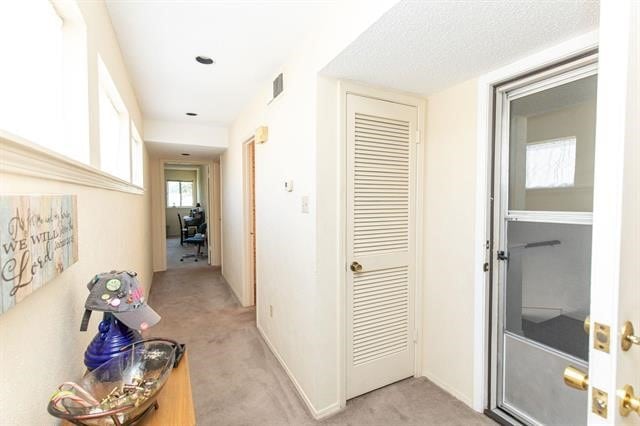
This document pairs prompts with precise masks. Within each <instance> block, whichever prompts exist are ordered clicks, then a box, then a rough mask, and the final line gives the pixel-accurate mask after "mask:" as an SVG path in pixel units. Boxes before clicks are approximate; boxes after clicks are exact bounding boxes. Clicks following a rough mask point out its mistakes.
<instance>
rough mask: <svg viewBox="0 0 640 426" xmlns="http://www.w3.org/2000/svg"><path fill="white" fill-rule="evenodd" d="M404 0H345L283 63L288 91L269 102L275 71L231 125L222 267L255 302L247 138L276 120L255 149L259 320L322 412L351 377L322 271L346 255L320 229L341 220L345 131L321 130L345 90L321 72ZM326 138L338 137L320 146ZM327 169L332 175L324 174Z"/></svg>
mask: <svg viewBox="0 0 640 426" xmlns="http://www.w3.org/2000/svg"><path fill="white" fill-rule="evenodd" d="M395 3H396V0H385V1H379V2H366V1H363V0H350V1H344V2H337V3H336V4H335V9H334V10H332V13H331V14H330V16H331V19H330V20H326V21H324V26H323V27H322V28H320V29H318V30H317V31H316V32H314V33H313V34H311V35H310V37H309V38H308V39H307V40H305V41H304V42H303V43H302V47H301V48H300V49H298V50H297V51H296V52H295V54H294V55H292V57H291V58H290V60H288V61H287V62H286V63H285V64H282V66H281V68H280V69H279V71H281V72H283V73H284V87H285V88H284V91H283V93H282V94H281V95H280V96H279V97H278V98H277V99H275V100H274V101H273V102H271V103H268V102H269V100H270V99H271V97H270V96H269V94H270V92H271V81H267V82H264V85H263V86H262V88H261V89H260V90H259V91H257V92H256V95H255V97H254V99H253V100H252V102H251V103H250V104H249V105H247V107H246V108H245V109H244V110H243V111H242V113H241V114H240V115H239V116H238V117H237V118H236V119H235V121H234V122H233V124H232V126H231V128H230V130H229V148H228V149H227V151H226V152H225V153H224V154H223V155H222V156H221V160H220V163H221V176H222V177H221V182H222V187H221V198H222V216H221V218H222V236H223V241H222V248H223V256H222V262H223V265H222V271H223V274H224V277H225V278H226V280H227V281H228V282H229V284H230V286H231V288H232V289H233V291H234V292H235V293H236V295H237V296H238V298H239V299H240V301H241V302H242V303H243V304H247V303H249V300H251V297H250V294H248V291H246V290H247V289H248V288H249V287H248V285H247V282H248V274H247V273H246V270H245V262H246V253H247V251H246V250H247V247H246V244H245V235H246V232H247V229H246V225H245V221H244V203H245V200H244V197H243V192H244V190H243V184H244V181H243V143H244V142H245V141H246V140H247V139H248V138H250V137H251V136H252V135H253V133H254V131H255V129H256V128H257V127H258V126H261V125H267V126H268V127H269V140H268V141H267V143H265V144H263V145H258V146H256V154H255V155H256V257H257V289H258V290H257V293H258V295H257V300H258V305H257V323H258V327H259V328H260V329H261V330H262V332H263V333H264V335H265V337H266V339H267V340H268V342H269V343H270V345H271V346H272V348H273V349H274V352H275V353H276V355H277V356H278V357H279V358H280V360H281V362H282V364H283V366H284V367H285V369H287V371H288V373H289V374H290V376H291V377H292V379H293V381H294V384H295V386H296V387H297V388H298V390H299V391H300V393H301V395H302V398H303V400H304V401H305V403H306V404H307V406H308V407H309V408H310V410H311V412H312V413H313V414H314V415H315V416H324V415H327V414H330V413H332V412H334V411H337V410H338V409H339V408H340V385H341V381H342V376H341V372H340V370H339V359H340V357H341V356H342V353H341V352H340V350H341V342H340V341H339V338H340V337H342V336H341V335H340V334H339V333H338V330H339V327H340V325H339V316H338V314H339V310H338V309H337V305H336V303H337V300H338V294H339V293H338V292H339V291H342V289H340V288H339V286H338V285H337V281H336V280H335V276H334V274H332V273H331V272H328V273H325V272H324V271H323V272H320V271H319V266H320V262H319V260H318V259H320V258H321V256H322V258H323V259H324V257H323V256H325V255H326V254H327V253H328V256H330V257H331V258H332V259H333V262H331V265H330V268H331V270H332V271H335V270H336V268H337V267H338V266H337V265H338V264H339V262H340V261H341V260H340V259H338V258H337V257H336V252H335V251H331V248H332V246H331V243H330V242H328V241H326V240H324V239H323V242H320V241H319V240H318V239H317V236H318V233H319V232H331V231H327V230H326V229H322V228H320V226H322V224H325V223H333V224H335V220H336V214H337V207H336V205H337V204H336V202H337V199H338V198H337V194H336V192H335V191H336V190H337V188H336V187H334V186H332V182H336V180H335V174H336V172H337V171H336V167H335V164H336V163H335V161H336V157H335V155H337V153H338V149H339V148H338V145H337V142H336V140H337V133H334V135H333V138H331V136H328V137H329V139H325V137H326V136H327V135H326V134H320V133H321V132H320V129H324V126H325V125H327V123H328V122H332V123H331V124H329V125H330V126H334V127H333V128H334V129H336V130H337V127H335V121H336V119H337V116H336V114H335V106H336V104H335V103H333V104H330V105H329V108H333V109H329V110H323V109H322V108H324V105H327V104H326V103H325V102H326V101H327V99H328V98H332V97H334V96H335V95H336V92H335V90H337V85H336V84H335V82H329V81H320V80H321V79H319V78H318V73H319V72H320V70H322V68H324V66H325V65H326V64H327V63H328V62H329V61H330V60H332V59H333V58H334V57H335V56H336V55H337V54H338V53H339V52H340V51H342V50H343V49H344V48H345V47H346V46H347V45H348V44H349V43H350V42H351V41H353V40H354V39H355V38H356V37H357V36H359V35H360V34H361V33H362V31H364V30H365V29H366V28H368V27H369V26H370V25H371V24H372V23H373V22H375V20H377V19H378V18H379V17H380V16H381V15H382V14H383V13H384V12H386V11H387V10H388V9H389V8H391V6H392V5H393V4H395ZM276 75H277V73H274V77H275V76H276ZM325 83H326V84H325ZM334 98H335V97H334ZM320 99H322V100H320ZM332 112H333V114H332ZM321 140H322V141H323V142H321ZM324 140H326V141H327V143H328V144H329V146H322V148H320V144H321V143H324ZM319 149H322V150H325V149H326V151H325V152H324V153H323V157H322V158H327V157H325V156H324V155H325V154H329V156H328V159H329V161H324V162H319V161H318V159H319V158H320V157H319V156H318V155H317V151H318V150H319ZM332 154H333V155H332ZM331 175H334V176H331ZM324 176H329V178H328V179H327V180H323V179H320V180H319V178H320V177H324ZM287 179H292V180H293V182H294V183H293V186H294V190H293V192H286V191H284V189H283V186H284V181H285V180H287ZM331 191H334V192H333V197H332V196H331V194H332V192H331ZM321 192H322V195H321V194H320V193H321ZM303 196H308V197H309V213H308V214H303V213H302V212H301V198H302V197H303ZM321 196H322V197H323V198H322V199H323V200H324V199H325V198H324V197H325V196H327V198H326V200H327V202H328V203H330V204H325V205H323V206H321V207H320V206H319V204H318V201H317V200H320V197H321ZM333 236H334V238H339V237H338V236H337V235H336V234H334V235H333ZM319 250H321V251H322V253H320V252H319ZM270 306H272V307H273V316H270V315H269V307H270Z"/></svg>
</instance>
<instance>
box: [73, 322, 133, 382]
mask: <svg viewBox="0 0 640 426" xmlns="http://www.w3.org/2000/svg"><path fill="white" fill-rule="evenodd" d="M139 340H142V335H141V334H140V333H138V332H137V331H135V330H132V329H130V328H129V327H127V326H126V325H124V324H123V323H121V322H120V321H118V320H117V319H116V317H114V316H113V315H111V314H110V313H109V312H105V313H104V317H103V319H102V321H101V322H100V324H99V325H98V334H96V335H95V337H94V338H93V340H92V341H91V343H89V346H87V350H86V351H85V352H84V365H86V366H87V369H88V370H89V371H91V370H93V369H94V368H96V367H98V366H99V365H101V364H103V363H104V362H106V361H108V360H110V359H111V358H113V357H114V356H116V355H117V354H118V353H119V352H120V349H121V348H122V347H124V346H127V345H129V344H131V343H133V342H137V341H139Z"/></svg>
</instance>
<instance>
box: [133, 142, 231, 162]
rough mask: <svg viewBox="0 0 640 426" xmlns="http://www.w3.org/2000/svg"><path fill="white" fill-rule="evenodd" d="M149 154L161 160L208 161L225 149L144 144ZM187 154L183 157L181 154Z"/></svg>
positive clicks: (153, 143) (163, 143) (215, 157)
mask: <svg viewBox="0 0 640 426" xmlns="http://www.w3.org/2000/svg"><path fill="white" fill-rule="evenodd" d="M144 144H145V146H146V147H147V149H148V150H149V154H150V155H151V156H152V157H154V158H158V159H161V160H174V161H175V160H185V161H210V160H217V159H218V158H219V157H220V154H222V153H223V152H224V150H225V149H226V148H222V147H220V148H214V147H210V146H203V145H185V144H182V143H167V142H149V141H147V142H145V143H144ZM183 153H186V154H189V155H188V156H183V155H182V154H183Z"/></svg>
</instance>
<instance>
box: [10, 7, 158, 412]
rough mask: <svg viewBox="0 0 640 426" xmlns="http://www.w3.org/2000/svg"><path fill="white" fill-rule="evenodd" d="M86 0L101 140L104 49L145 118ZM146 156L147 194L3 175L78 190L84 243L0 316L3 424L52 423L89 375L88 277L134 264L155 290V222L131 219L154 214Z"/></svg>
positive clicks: (17, 186) (103, 18) (102, 12)
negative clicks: (73, 387)
mask: <svg viewBox="0 0 640 426" xmlns="http://www.w3.org/2000/svg"><path fill="white" fill-rule="evenodd" d="M80 6H81V11H82V13H83V15H84V18H85V20H86V23H87V27H88V28H87V29H88V52H89V55H88V59H89V62H90V67H89V72H90V74H89V84H90V85H89V89H90V90H89V95H90V98H89V107H90V114H89V117H90V120H91V121H90V129H91V132H90V139H91V143H96V142H97V137H98V132H97V129H98V127H97V124H98V123H97V117H98V115H97V110H96V108H97V67H96V54H97V53H98V52H99V53H100V55H101V56H102V58H103V60H104V62H105V64H106V65H107V67H108V68H109V71H110V74H111V75H112V77H113V79H114V81H115V83H116V86H117V87H118V90H119V91H120V93H121V95H122V97H123V99H124V101H125V103H126V106H127V108H128V110H129V113H130V114H131V117H132V119H133V120H134V122H136V124H141V121H140V111H139V109H138V106H137V103H136V99H135V95H134V93H133V90H132V89H131V85H130V84H129V80H128V77H127V74H126V70H125V67H124V64H123V62H122V58H121V56H120V51H119V48H118V45H117V42H116V39H115V37H114V34H113V31H112V30H111V26H110V20H109V16H108V14H107V12H106V9H105V7H104V5H103V3H102V2H83V3H80ZM36 124H37V123H36ZM139 128H141V126H139ZM0 156H1V153H0ZM146 157H147V156H146V152H145V186H146V188H147V190H146V191H145V195H134V194H130V193H124V192H118V191H111V190H103V189H97V188H93V187H87V186H81V185H75V184H71V183H62V182H56V181H51V180H48V179H40V178H31V177H25V176H17V175H13V174H8V173H2V174H0V193H2V194H76V195H77V197H78V249H79V261H78V262H77V263H75V264H74V265H73V266H71V267H70V268H69V269H68V270H66V271H65V272H64V273H63V274H62V275H60V276H59V277H57V278H56V279H54V280H52V281H51V282H49V283H48V284H47V285H46V286H44V287H43V288H41V289H39V290H38V291H36V292H34V293H33V294H31V295H30V296H29V297H27V298H26V299H25V300H23V301H22V302H21V303H19V304H18V305H17V306H15V307H14V308H12V309H11V310H9V311H8V312H6V313H4V314H3V315H2V316H0V342H1V343H0V365H1V367H0V383H1V384H2V386H0V413H1V416H2V420H1V421H0V423H2V424H6V425H36V424H38V425H41V424H52V423H54V419H53V417H51V416H50V415H49V414H48V413H47V411H46V404H47V402H48V400H49V397H50V396H51V394H52V392H53V391H54V390H55V388H56V386H57V385H59V384H60V383H62V382H63V381H66V380H74V379H77V378H78V377H80V376H81V375H82V374H83V372H84V364H83V354H84V350H85V348H86V346H87V344H88V343H89V341H90V339H91V338H92V337H93V334H94V333H95V331H96V328H97V324H98V322H99V319H100V316H99V315H92V318H91V323H90V324H89V330H90V331H89V332H86V333H81V332H80V331H79V328H80V321H81V319H82V314H83V312H84V300H85V298H86V295H87V289H86V283H87V282H88V281H89V279H90V278H91V277H92V276H93V275H95V274H96V273H97V272H102V271H105V270H111V269H130V270H134V271H137V272H138V273H139V278H140V280H141V282H142V284H143V285H144V286H145V289H146V290H147V291H149V288H150V285H151V280H152V275H153V272H152V269H151V252H150V238H151V237H150V227H149V226H148V221H146V220H135V219H132V218H148V217H149V215H150V196H149V191H148V182H149V174H148V172H147V170H148V169H147V165H148V161H147V158H146ZM132 223H135V226H132ZM145 224H147V225H145Z"/></svg>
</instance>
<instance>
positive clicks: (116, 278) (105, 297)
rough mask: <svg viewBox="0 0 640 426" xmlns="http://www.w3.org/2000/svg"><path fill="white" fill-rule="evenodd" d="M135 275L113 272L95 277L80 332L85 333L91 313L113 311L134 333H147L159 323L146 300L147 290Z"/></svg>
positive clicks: (89, 286) (91, 282)
mask: <svg viewBox="0 0 640 426" xmlns="http://www.w3.org/2000/svg"><path fill="white" fill-rule="evenodd" d="M136 275H137V274H136V273H135V272H126V271H120V272H116V271H111V272H104V273H101V274H98V275H96V276H95V277H94V278H93V279H92V280H91V281H89V283H88V284H87V288H88V289H89V296H87V300H86V302H85V304H84V307H85V312H84V316H83V318H82V324H81V325H80V331H86V330H87V326H88V324H89V318H90V316H91V312H92V311H102V312H111V313H112V314H113V315H114V316H115V317H116V318H117V319H118V320H119V321H121V322H122V323H124V324H125V325H126V326H127V327H129V328H132V329H134V330H146V329H147V328H149V327H151V326H153V325H155V324H157V323H158V321H160V315H158V314H157V313H156V311H154V310H153V309H151V307H149V305H147V304H146V303H145V300H144V290H143V288H142V286H141V285H140V282H139V281H138V279H137V278H136Z"/></svg>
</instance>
